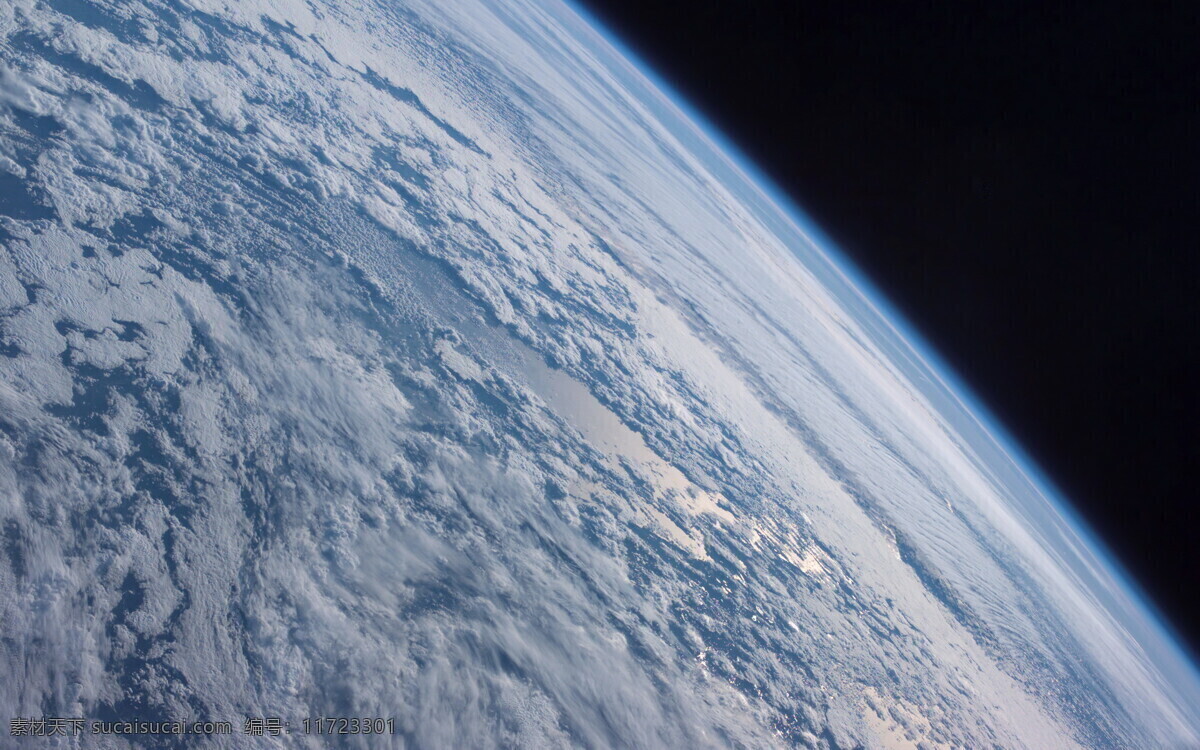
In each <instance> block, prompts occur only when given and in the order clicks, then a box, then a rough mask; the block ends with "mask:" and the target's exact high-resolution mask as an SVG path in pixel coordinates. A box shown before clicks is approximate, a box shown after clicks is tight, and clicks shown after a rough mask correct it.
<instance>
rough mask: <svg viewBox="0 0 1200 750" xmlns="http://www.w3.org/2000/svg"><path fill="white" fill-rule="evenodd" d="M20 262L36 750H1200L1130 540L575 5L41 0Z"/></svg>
mask: <svg viewBox="0 0 1200 750" xmlns="http://www.w3.org/2000/svg"><path fill="white" fill-rule="evenodd" d="M0 246H2V248H3V252H0V527H2V529H3V534H2V536H0V718H2V719H3V720H4V721H6V722H8V724H7V725H6V726H4V727H3V728H0V731H2V732H4V733H5V734H4V741H3V743H0V744H3V745H4V746H5V747H9V746H14V747H25V746H46V747H54V746H57V747H87V748H91V747H97V748H143V747H145V748H157V747H214V748H223V747H228V748H244V747H262V748H271V747H276V748H297V747H300V748H303V747H311V748H318V747H330V746H334V747H348V748H486V747H531V748H536V747H567V746H578V747H597V748H607V747H612V748H617V747H620V748H657V747H661V748H680V747H696V748H701V747H744V748H765V747H787V746H798V747H820V748H852V747H867V748H913V747H920V748H950V747H971V748H979V747H1005V748H1010V747H1011V748H1021V747H1028V748H1070V747H1111V748H1130V747H1138V748H1160V747H1161V748H1180V747H1197V746H1200V681H1198V679H1197V672H1196V669H1195V666H1194V664H1193V662H1192V660H1191V659H1190V658H1189V657H1188V656H1187V655H1186V654H1185V653H1184V651H1183V650H1182V648H1181V646H1180V645H1179V643H1178V641H1177V640H1176V639H1175V638H1174V637H1173V636H1172V634H1171V633H1170V632H1169V631H1168V629H1167V628H1166V626H1165V625H1164V624H1163V622H1162V621H1161V619H1160V618H1159V617H1158V615H1157V614H1156V613H1155V612H1154V610H1153V608H1152V605H1151V604H1149V603H1148V602H1147V601H1146V600H1145V599H1144V597H1143V596H1142V594H1141V593H1140V591H1139V590H1138V588H1137V587H1136V585H1135V584H1134V583H1133V582H1131V581H1130V580H1128V578H1127V577H1126V576H1125V574H1124V573H1122V572H1121V570H1120V568H1119V566H1118V565H1117V563H1116V562H1115V561H1114V560H1113V559H1112V558H1111V556H1110V555H1109V553H1108V552H1106V551H1105V549H1104V547H1103V545H1102V543H1101V542H1100V541H1098V540H1096V539H1094V538H1093V537H1092V535H1091V534H1090V533H1089V532H1088V531H1087V530H1086V529H1085V528H1084V527H1083V526H1082V525H1081V524H1080V522H1079V521H1078V520H1077V518H1076V517H1075V515H1074V514H1073V512H1072V511H1071V509H1070V507H1069V505H1068V504H1067V503H1066V501H1065V500H1064V499H1063V498H1062V497H1060V495H1059V494H1058V493H1056V492H1055V491H1054V490H1053V489H1052V487H1051V486H1050V485H1049V484H1048V483H1047V482H1046V481H1045V480H1044V479H1043V478H1042V477H1040V476H1039V474H1038V472H1037V470H1036V469H1035V468H1034V467H1033V465H1032V464H1031V462H1030V461H1029V460H1027V459H1026V458H1025V457H1024V456H1023V454H1022V453H1021V452H1020V449H1019V448H1018V447H1017V446H1015V445H1013V443H1012V441H1011V440H1009V439H1008V438H1006V437H1005V435H1004V433H1003V432H1002V430H1001V429H1000V428H999V427H998V426H997V425H995V424H994V423H993V421H992V420H990V419H989V418H988V417H987V416H986V412H984V411H983V410H982V409H981V408H980V407H979V405H978V404H976V403H975V402H974V401H973V399H971V397H970V396H969V395H967V394H968V392H967V391H966V390H965V389H964V388H963V387H961V385H960V384H958V383H956V382H955V381H954V379H953V377H952V376H951V375H950V374H949V373H948V372H947V371H946V368H944V367H943V366H942V365H940V364H939V362H938V361H937V359H936V357H935V356H934V355H933V354H932V353H931V352H930V351H928V348H927V347H925V346H924V345H922V344H921V342H920V340H919V338H918V337H917V336H916V335H915V334H914V333H913V332H912V331H910V330H908V329H907V328H906V327H905V325H904V324H903V322H902V321H901V320H900V319H899V318H898V317H897V316H896V314H895V313H894V312H892V311H891V310H890V309H889V308H888V306H887V305H886V303H885V302H884V301H883V299H882V298H881V297H880V295H878V294H877V293H875V292H874V291H872V290H871V289H870V288H869V287H868V286H867V285H866V284H865V283H864V282H863V281H862V280H861V279H859V278H858V277H856V275H855V274H854V272H853V271H852V270H851V269H850V268H849V267H848V266H847V264H846V263H845V262H844V261H843V260H842V259H841V258H840V257H839V256H838V255H837V253H836V252H835V251H834V250H833V248H831V247H830V245H829V243H828V242H826V241H825V240H824V239H823V238H822V237H821V235H820V233H819V232H818V231H817V230H816V229H815V228H814V227H813V226H812V225H811V223H810V222H808V221H807V220H806V219H805V218H804V217H803V215H802V214H801V213H799V212H798V211H797V210H796V209H795V208H793V207H792V206H791V205H790V204H789V203H788V202H787V201H786V200H784V199H783V198H782V197H781V196H779V195H777V194H775V192H774V191H773V189H772V188H771V187H770V186H769V185H768V184H767V183H766V182H765V181H764V180H762V179H761V178H759V177H758V176H757V174H756V173H755V171H754V168H753V166H752V165H750V164H748V163H747V162H746V161H745V160H744V159H742V158H741V157H739V156H738V155H737V153H736V151H735V150H734V149H733V148H732V147H730V146H729V145H728V144H725V143H724V142H722V140H721V138H720V137H719V136H718V135H717V134H716V133H715V132H714V131H713V130H712V129H711V128H709V127H708V126H707V125H705V123H704V122H703V121H702V120H700V119H699V118H697V117H695V116H694V115H693V114H692V113H691V112H689V111H688V110H687V108H686V105H684V104H683V103H682V102H680V101H679V100H678V98H677V97H675V96H674V95H672V94H671V93H670V92H669V91H668V90H667V89H665V88H664V87H663V86H661V85H660V84H659V83H658V82H656V80H655V79H654V78H653V76H652V74H651V73H649V72H648V71H647V70H646V69H645V67H644V66H642V65H641V64H639V63H638V62H637V61H636V60H635V59H633V58H632V57H631V56H630V55H628V54H627V53H626V52H624V51H623V50H622V49H621V47H620V46H619V43H618V42H616V41H615V40H614V39H613V38H611V36H610V35H608V34H607V33H606V32H605V31H604V30H603V29H602V28H600V27H598V26H597V25H596V24H595V23H594V22H593V21H591V20H590V19H589V18H587V17H586V16H584V15H582V14H581V13H580V12H579V11H578V10H577V9H575V8H573V7H570V6H567V5H563V4H561V3H559V2H556V1H555V0H545V2H538V1H534V0H504V2H498V1H494V0H455V2H449V3H447V2H435V1H434V0H428V1H425V0H413V2H404V3H400V2H393V1H391V0H344V1H341V2H333V1H332V0H327V1H319V0H238V1H237V2H234V1H233V0H121V1H119V2H118V1H117V0H111V1H110V0H95V1H92V0H36V1H35V0H9V2H6V3H3V4H2V5H0ZM339 717H346V718H355V719H358V720H359V721H358V724H357V726H358V730H359V732H358V733H349V734H332V735H331V734H328V733H326V732H324V731H323V730H324V729H326V728H327V726H326V725H322V724H315V725H314V724H313V721H314V720H315V719H320V718H326V719H337V718H339ZM66 718H78V719H83V720H86V722H87V723H86V724H85V725H84V728H83V730H82V731H81V732H79V734H77V735H75V736H67V737H61V736H60V737H50V738H42V739H37V738H36V737H26V738H20V737H18V736H17V735H19V734H25V733H26V732H29V733H35V734H36V732H35V731H34V729H33V728H34V727H37V726H39V725H37V724H36V723H35V722H36V721H40V720H46V721H51V722H53V721H54V720H56V719H59V720H62V719H66ZM306 719H307V720H308V723H305V720H306ZM368 719H369V720H370V721H369V722H366V723H364V720H368ZM376 720H383V721H385V722H386V724H385V725H380V724H379V721H376ZM193 721H205V722H214V723H218V722H229V726H231V727H232V731H231V733H229V734H221V733H219V732H217V731H211V732H210V731H192V730H190V729H185V730H182V731H177V730H174V729H172V730H168V729H164V728H163V726H162V725H161V724H160V725H158V726H157V727H154V726H151V725H153V724H155V723H161V722H193ZM92 722H101V723H100V724H92ZM125 722H140V724H136V725H135V724H126V723H125ZM256 722H257V723H256ZM264 725H265V731H263V730H264ZM189 726H190V725H189ZM256 727H257V729H256ZM364 727H365V728H366V730H370V731H371V732H372V733H371V734H363V733H362V731H364ZM376 730H379V731H378V732H376ZM9 743H16V744H12V745H10V744H9Z"/></svg>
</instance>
